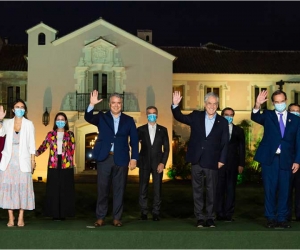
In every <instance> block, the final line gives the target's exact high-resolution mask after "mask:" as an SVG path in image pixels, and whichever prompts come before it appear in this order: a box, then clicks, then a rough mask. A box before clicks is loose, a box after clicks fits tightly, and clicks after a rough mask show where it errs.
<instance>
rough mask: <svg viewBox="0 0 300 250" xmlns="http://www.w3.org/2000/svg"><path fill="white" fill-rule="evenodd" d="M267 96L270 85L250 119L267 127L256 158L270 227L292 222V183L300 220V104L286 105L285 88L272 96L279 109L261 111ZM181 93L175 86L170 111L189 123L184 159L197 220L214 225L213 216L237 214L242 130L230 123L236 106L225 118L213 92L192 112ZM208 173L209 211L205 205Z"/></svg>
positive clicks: (242, 162)
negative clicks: (182, 105)
mask: <svg viewBox="0 0 300 250" xmlns="http://www.w3.org/2000/svg"><path fill="white" fill-rule="evenodd" d="M267 96H268V92H267V91H262V92H261V93H259V95H258V96H257V99H256V102H255V106H254V108H253V110H252V112H251V119H252V120H253V121H254V122H256V123H258V124H260V125H262V126H263V127H264V134H263V138H262V140H261V142H260V144H259V147H258V149H257V152H256V154H255V157H254V160H256V161H258V162H259V163H260V164H261V168H262V179H263V186H264V204H265V217H266V218H267V224H266V227H267V228H278V227H279V228H290V227H291V225H290V224H289V221H290V220H291V218H292V207H293V206H292V200H293V189H294V188H295V199H294V200H295V205H294V207H295V215H296V220H297V221H300V183H299V171H298V169H299V163H300V118H299V116H300V108H299V105H298V104H296V103H292V104H290V106H289V107H288V110H287V109H286V108H287V105H286V102H287V96H286V93H285V92H283V91H282V90H277V91H275V92H274V93H273V94H272V96H271V101H272V103H273V105H274V108H275V110H264V111H263V112H262V113H261V112H260V107H261V105H262V104H263V103H265V102H266V101H267V100H268V99H267ZM181 99H182V97H181V95H180V92H176V91H175V92H174V93H173V105H172V112H173V116H174V118H175V119H176V120H178V121H180V122H182V123H185V124H187V125H189V126H190V128H191V136H190V142H189V145H188V149H187V155H186V159H187V161H188V162H191V164H192V186H193V197H194V212H195V217H196V219H197V224H196V225H197V227H204V226H207V227H215V219H217V220H224V219H225V220H226V221H232V220H233V219H232V215H233V211H234V199H235V184H236V177H237V173H238V172H239V173H241V172H242V171H243V167H244V165H245V138H244V132H243V130H242V129H240V128H238V127H237V126H235V125H233V124H232V118H233V116H234V110H233V109H231V108H225V109H224V110H222V113H221V116H223V117H224V118H225V119H224V118H223V117H221V116H220V115H218V114H217V112H216V111H217V108H218V105H219V98H218V96H217V95H215V94H214V93H208V94H207V95H206V96H205V98H204V102H205V104H204V106H205V110H204V111H198V110H197V111H196V110H195V111H193V112H192V113H190V114H188V115H183V114H182V113H181V111H180V108H179V103H180V101H181ZM288 111H289V112H288ZM226 120H227V121H228V123H227V122H226ZM228 125H229V129H228ZM204 177H205V178H206V206H205V207H206V213H204V211H203V208H204V199H203V186H204ZM224 183H226V184H224ZM224 192H226V193H227V194H225V197H226V198H225V200H224ZM216 193H217V194H216ZM224 216H225V217H224Z"/></svg>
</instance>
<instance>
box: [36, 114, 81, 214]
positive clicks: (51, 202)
mask: <svg viewBox="0 0 300 250" xmlns="http://www.w3.org/2000/svg"><path fill="white" fill-rule="evenodd" d="M48 147H49V148H50V152H49V160H48V173H47V185H46V203H45V216H47V217H53V219H54V220H64V219H65V217H73V216H75V188H74V151H75V137H74V133H73V132H72V131H70V130H69V123H68V118H67V116H66V114H65V113H63V112H59V113H57V114H56V116H55V119H54V125H53V130H51V131H50V132H48V134H47V136H46V138H45V140H44V141H43V143H42V144H41V145H40V147H39V148H38V150H37V151H36V156H39V155H41V154H42V153H43V152H45V151H46V149H47V148H48Z"/></svg>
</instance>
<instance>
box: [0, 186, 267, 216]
mask: <svg viewBox="0 0 300 250" xmlns="http://www.w3.org/2000/svg"><path fill="white" fill-rule="evenodd" d="M45 188H46V184H45V183H34V190H35V197H36V209H35V210H34V211H26V212H25V218H28V219H29V218H30V219H41V218H44V216H43V204H44V198H45V196H44V195H45ZM75 189H76V217H75V219H88V218H91V220H94V219H95V206H96V200H97V186H96V183H76V184H75ZM138 192H139V185H138V183H136V182H134V181H131V182H130V181H129V183H128V184H127V187H126V193H125V206H124V212H123V219H126V218H127V219H137V218H138V217H139V216H140V210H139V205H138ZM236 193H237V195H236V211H235V216H234V218H235V219H236V220H238V219H239V218H241V219H243V220H245V219H246V220H247V219H249V220H253V219H259V220H260V219H263V210H264V208H263V188H262V185H261V184H247V185H245V184H242V185H238V186H237V190H236ZM149 202H150V204H151V203H152V184H150V186H149ZM111 211H112V198H111V196H110V202H109V213H108V217H111ZM150 211H151V207H150ZM161 217H162V219H164V218H166V219H169V218H177V219H186V218H191V219H192V218H194V212H193V196H192V187H191V182H190V181H183V180H175V181H173V180H172V181H167V182H164V183H163V188H162V211H161ZM0 218H1V219H4V218H7V212H6V210H2V209H1V210H0Z"/></svg>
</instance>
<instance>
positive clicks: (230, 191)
mask: <svg viewBox="0 0 300 250" xmlns="http://www.w3.org/2000/svg"><path fill="white" fill-rule="evenodd" d="M237 174H238V170H237V167H231V166H228V165H224V166H223V167H221V168H220V169H219V170H218V184H217V195H216V214H217V216H220V217H232V216H233V213H234V205H235V188H236V182H237Z"/></svg>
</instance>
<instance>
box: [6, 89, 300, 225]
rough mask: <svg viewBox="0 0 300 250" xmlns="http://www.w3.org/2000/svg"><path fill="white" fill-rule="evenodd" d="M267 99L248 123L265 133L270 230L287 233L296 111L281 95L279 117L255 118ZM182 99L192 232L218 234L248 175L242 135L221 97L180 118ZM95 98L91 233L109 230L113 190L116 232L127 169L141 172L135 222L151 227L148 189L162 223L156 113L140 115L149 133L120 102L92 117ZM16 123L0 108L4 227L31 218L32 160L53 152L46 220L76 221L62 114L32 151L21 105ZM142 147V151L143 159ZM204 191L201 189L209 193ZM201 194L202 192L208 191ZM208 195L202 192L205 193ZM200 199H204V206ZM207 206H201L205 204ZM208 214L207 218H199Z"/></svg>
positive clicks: (297, 155)
mask: <svg viewBox="0 0 300 250" xmlns="http://www.w3.org/2000/svg"><path fill="white" fill-rule="evenodd" d="M267 96H268V93H267V92H266V91H262V92H261V93H259V95H258V97H257V99H256V103H255V106H254V108H253V110H252V112H251V119H252V120H253V121H255V122H257V123H259V124H261V125H262V126H263V127H264V135H263V138H262V141H261V143H260V145H259V147H258V149H257V152H256V155H255V158H254V159H255V160H256V161H258V162H259V163H260V164H261V167H262V178H263V185H264V193H265V216H266V218H267V227H268V228H275V227H281V228H289V227H290V224H289V223H288V221H289V220H291V217H292V190H293V188H295V190H296V191H295V214H296V219H297V220H300V187H299V186H300V184H299V181H298V179H299V178H300V177H299V175H298V174H297V173H299V171H298V168H299V163H300V117H299V116H300V107H299V105H298V104H295V103H293V104H290V106H289V107H288V110H286V101H287V97H286V94H285V92H283V91H281V90H277V91H275V92H274V93H273V94H272V97H271V99H272V103H273V105H274V107H275V110H264V111H263V112H262V113H261V112H260V106H261V105H262V104H263V103H264V102H266V101H267ZM181 99H182V96H181V95H180V92H178V91H175V92H174V93H173V103H172V105H171V111H172V113H173V116H174V118H175V119H176V120H178V121H179V122H181V123H184V124H186V125H188V126H190V128H191V134H190V140H189V144H188V148H187V153H186V160H187V162H190V163H191V165H192V169H191V176H192V188H193V199H194V214H195V217H196V226H197V227H215V226H216V224H215V221H216V220H218V221H220V220H225V221H228V222H232V221H233V214H234V208H235V189H236V181H237V175H238V173H242V172H243V169H244V166H245V135H244V131H243V129H242V128H240V127H238V126H236V125H234V124H233V118H234V115H235V111H234V110H233V109H232V108H230V107H227V108H225V109H223V110H222V112H221V115H219V114H218V113H217V109H218V106H219V97H218V96H217V95H216V94H214V93H212V92H211V93H208V94H206V96H205V98H204V108H205V109H204V110H203V111H199V110H195V111H193V112H191V113H190V114H188V115H184V114H182V112H181V110H180V106H179V103H180V101H181ZM101 101H102V99H98V91H96V90H94V91H93V92H92V93H91V94H90V104H89V106H88V107H87V109H86V111H85V116H84V118H85V120H86V121H87V122H88V123H91V124H93V125H95V126H97V128H98V131H99V135H98V138H97V140H96V143H95V146H94V149H93V158H94V159H95V160H96V161H97V204H96V218H97V220H96V221H95V222H94V226H95V227H101V226H103V225H105V218H106V216H107V212H108V197H109V192H110V188H111V186H112V188H113V211H112V217H113V225H114V226H116V227H121V226H122V213H123V198H124V192H125V188H126V182H127V176H128V169H130V170H134V169H135V168H136V167H139V205H140V209H141V215H140V220H148V214H149V212H150V211H149V207H148V187H149V179H150V175H152V179H153V193H154V198H153V207H152V211H151V213H152V219H153V221H159V220H160V210H161V190H162V177H163V170H164V168H165V165H166V163H167V160H168V156H169V150H170V149H169V148H170V145H169V137H168V131H167V128H166V127H164V126H161V125H159V124H157V118H158V109H157V108H156V107H155V106H149V107H147V109H146V115H147V120H148V122H147V124H145V125H143V126H140V127H138V128H136V125H135V122H134V119H133V118H132V117H130V116H128V115H126V114H124V113H123V112H122V105H123V99H122V96H121V95H119V94H118V93H114V94H112V95H111V96H110V98H109V108H110V110H109V111H108V112H102V111H99V112H98V113H96V114H94V107H95V105H97V104H98V103H100V102H101ZM12 111H13V113H14V118H13V119H9V120H5V121H3V119H4V117H5V115H6V111H4V109H3V107H2V106H0V136H6V139H5V146H4V149H3V151H2V159H1V162H0V207H1V208H4V209H8V215H9V219H8V223H7V226H8V227H11V226H14V220H15V217H14V214H13V210H19V216H18V222H17V225H18V226H20V227H22V226H24V225H25V223H24V210H32V209H34V208H35V204H34V191H33V184H32V177H31V173H32V172H33V171H34V169H35V157H36V156H39V155H40V154H42V153H43V152H45V151H46V149H47V148H50V154H49V161H48V173H47V187H46V206H45V215H46V216H50V217H53V219H55V220H63V219H64V218H65V217H69V216H70V217H71V216H74V215H75V191H74V168H73V167H74V151H75V139H74V134H73V132H72V131H70V130H69V125H68V119H67V117H66V115H65V114H64V113H62V112H59V113H58V114H57V115H56V117H55V120H54V125H53V130H51V131H50V132H48V134H47V136H46V138H45V140H44V141H43V142H42V144H41V145H40V146H39V148H38V149H37V150H36V149H35V136H34V126H33V124H32V122H31V121H29V120H28V119H27V117H26V114H27V107H26V104H25V102H24V101H23V100H20V99H19V100H17V101H16V102H15V103H14V104H13V107H12ZM139 143H140V146H141V147H140V151H139ZM205 186H206V187H205ZM204 189H206V190H204ZM204 191H206V192H204ZM204 193H206V197H205V199H204ZM204 201H205V202H204ZM204 210H205V211H204Z"/></svg>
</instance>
